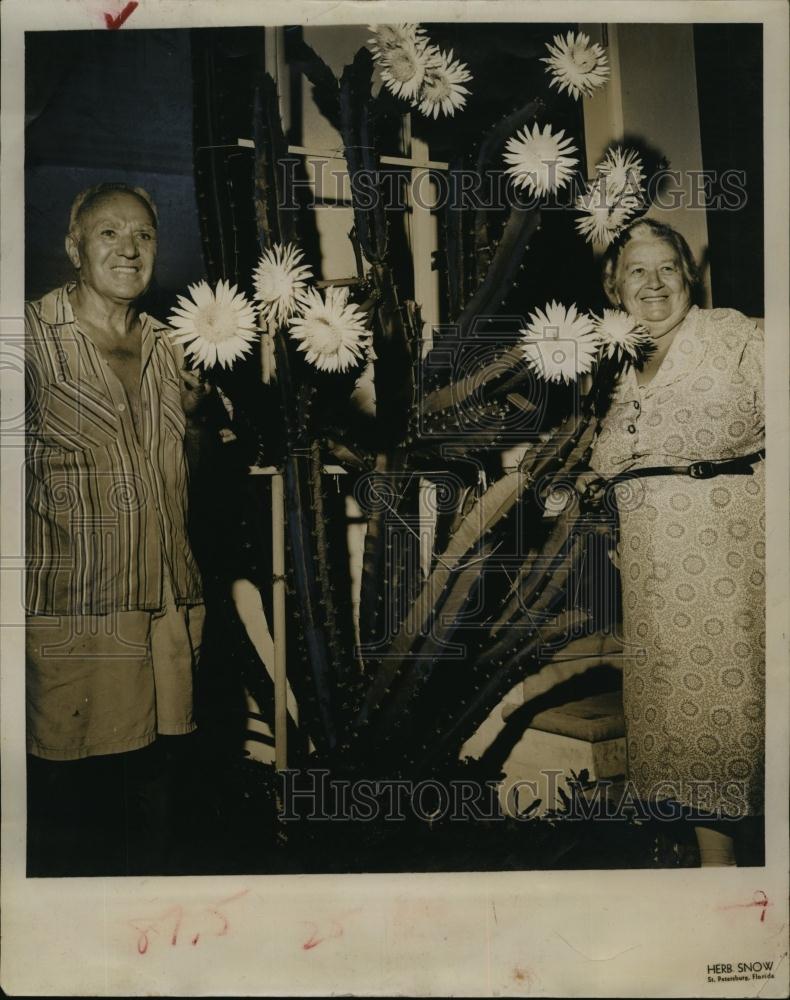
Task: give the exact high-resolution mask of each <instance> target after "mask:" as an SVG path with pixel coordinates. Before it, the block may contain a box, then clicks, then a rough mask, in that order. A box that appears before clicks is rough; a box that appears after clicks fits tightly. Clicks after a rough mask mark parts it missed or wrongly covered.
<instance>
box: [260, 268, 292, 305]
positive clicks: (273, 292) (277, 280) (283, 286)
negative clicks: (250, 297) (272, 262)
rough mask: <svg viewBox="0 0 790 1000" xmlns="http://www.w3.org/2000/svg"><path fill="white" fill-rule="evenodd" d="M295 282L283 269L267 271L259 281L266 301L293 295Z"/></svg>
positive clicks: (262, 295)
mask: <svg viewBox="0 0 790 1000" xmlns="http://www.w3.org/2000/svg"><path fill="white" fill-rule="evenodd" d="M292 290H293V282H292V281H291V279H290V277H289V276H288V275H287V274H284V273H283V272H282V271H273V270H272V271H266V272H264V273H263V274H262V275H261V278H260V281H259V293H260V296H261V298H262V299H263V301H264V302H275V301H276V300H277V299H285V298H288V297H289V296H290V295H291V292H292Z"/></svg>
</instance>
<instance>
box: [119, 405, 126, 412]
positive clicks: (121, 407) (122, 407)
mask: <svg viewBox="0 0 790 1000" xmlns="http://www.w3.org/2000/svg"><path fill="white" fill-rule="evenodd" d="M125 409H126V404H125V403H119V404H118V412H119V413H123V411H124V410H125Z"/></svg>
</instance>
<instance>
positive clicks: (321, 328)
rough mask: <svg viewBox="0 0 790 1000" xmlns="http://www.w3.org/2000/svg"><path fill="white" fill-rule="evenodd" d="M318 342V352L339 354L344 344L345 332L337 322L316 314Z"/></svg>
mask: <svg viewBox="0 0 790 1000" xmlns="http://www.w3.org/2000/svg"><path fill="white" fill-rule="evenodd" d="M314 322H315V324H316V331H315V334H316V344H315V350H316V351H317V352H318V354H324V355H326V354H337V352H338V351H339V350H340V348H341V347H342V346H343V334H342V331H341V330H339V329H338V328H337V327H336V326H335V324H334V323H333V322H332V321H331V320H329V319H327V318H326V317H325V316H316V317H315V320H314Z"/></svg>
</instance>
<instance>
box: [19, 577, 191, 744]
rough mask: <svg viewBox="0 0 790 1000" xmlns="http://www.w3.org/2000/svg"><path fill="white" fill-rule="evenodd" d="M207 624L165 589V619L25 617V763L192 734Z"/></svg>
mask: <svg viewBox="0 0 790 1000" xmlns="http://www.w3.org/2000/svg"><path fill="white" fill-rule="evenodd" d="M204 617H205V608H204V606H203V605H202V604H201V605H195V606H193V607H189V608H187V607H180V608H177V607H176V605H175V603H174V601H173V594H172V591H171V589H170V585H169V581H167V580H166V582H165V607H164V609H163V610H162V611H159V612H153V613H152V612H150V611H120V612H116V613H114V614H109V615H79V616H70V615H56V616H49V615H32V616H28V618H27V623H26V652H27V656H26V663H27V749H28V753H31V754H34V755H35V756H36V757H44V758H46V759H48V760H76V759H79V758H81V757H92V756H96V755H99V754H110V753H122V752H124V751H127V750H137V749H139V748H140V747H144V746H147V745H148V744H149V743H153V741H154V740H155V739H156V737H157V735H163V736H178V735H181V734H183V733H189V732H192V731H193V730H194V729H195V722H194V720H193V711H192V709H193V698H192V674H193V668H194V665H195V663H196V661H197V656H198V653H199V649H200V640H201V635H202V632H203V620H204Z"/></svg>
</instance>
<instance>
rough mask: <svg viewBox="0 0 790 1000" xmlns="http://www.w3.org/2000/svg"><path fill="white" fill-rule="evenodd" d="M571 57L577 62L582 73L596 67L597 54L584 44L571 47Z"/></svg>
mask: <svg viewBox="0 0 790 1000" xmlns="http://www.w3.org/2000/svg"><path fill="white" fill-rule="evenodd" d="M571 59H573V61H574V62H575V63H576V65H577V67H578V68H579V71H580V72H581V73H589V72H590V70H592V69H594V68H595V56H594V55H593V53H592V52H591V51H590V50H589V49H587V48H585V47H584V46H580V45H574V47H573V48H572V49H571Z"/></svg>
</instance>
